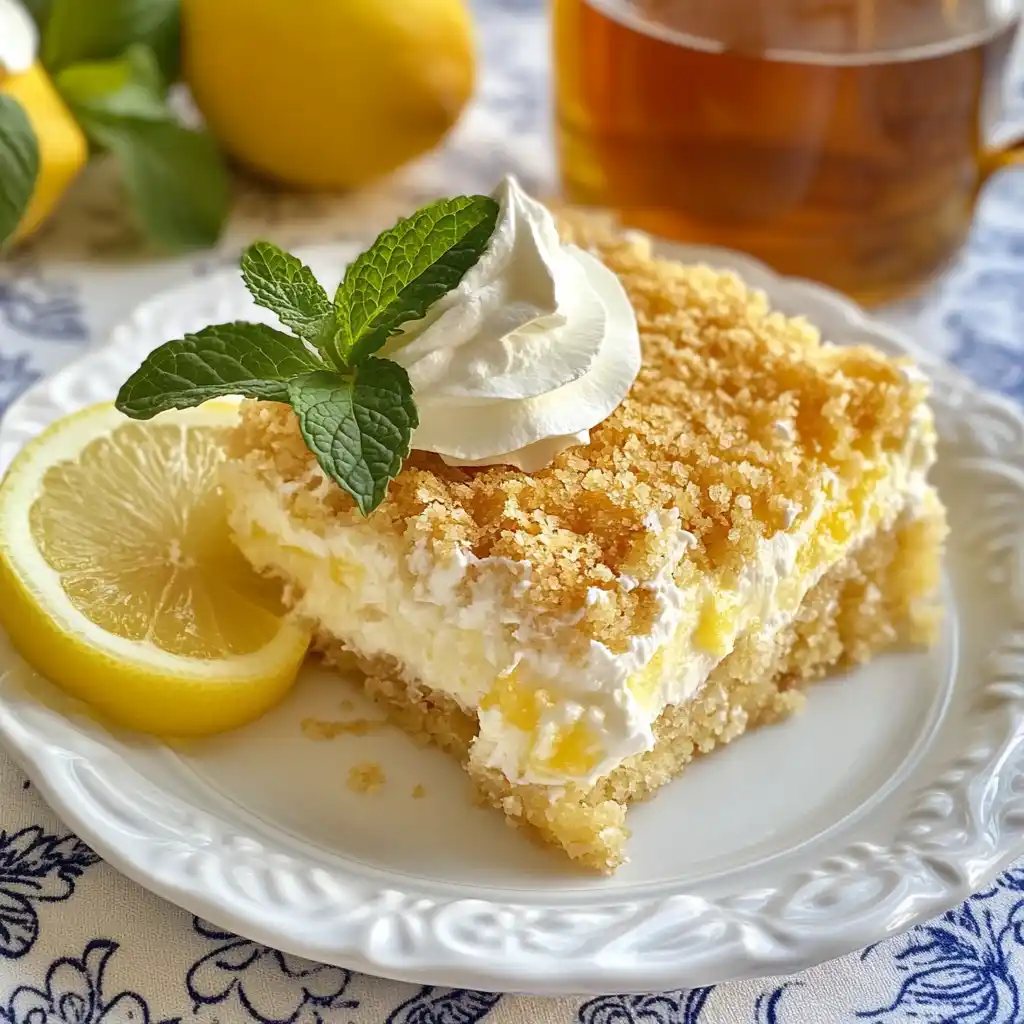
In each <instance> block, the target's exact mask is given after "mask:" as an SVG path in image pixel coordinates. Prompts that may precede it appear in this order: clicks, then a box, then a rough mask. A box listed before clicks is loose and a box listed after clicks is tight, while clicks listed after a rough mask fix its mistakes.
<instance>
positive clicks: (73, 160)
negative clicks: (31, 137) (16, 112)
mask: <svg viewBox="0 0 1024 1024" xmlns="http://www.w3.org/2000/svg"><path fill="white" fill-rule="evenodd" d="M0 93H6V94H7V95H8V96H13V97H14V98H15V99H16V100H17V101H18V102H19V103H20V104H21V107H22V109H23V110H24V111H25V114H26V115H27V117H28V120H29V123H30V124H31V125H32V130H33V131H34V132H35V135H36V144H37V145H38V147H39V175H38V177H37V178H36V187H35V189H34V190H33V192H32V199H31V201H30V202H29V205H28V209H27V210H26V211H25V213H24V215H23V216H22V218H21V220H20V221H19V222H18V226H17V228H15V231H14V235H13V236H12V238H11V241H12V242H19V241H21V240H22V239H24V238H28V236H29V235H31V234H32V232H33V231H35V230H36V228H38V227H39V225H40V224H42V222H43V221H44V220H46V218H47V217H49V216H50V214H51V213H52V212H53V209H54V207H55V206H56V205H57V203H58V202H59V201H60V198H61V196H63V195H64V192H65V191H66V190H67V187H68V186H69V185H70V184H71V182H72V181H74V179H75V178H76V177H77V176H78V172H79V171H80V170H81V169H82V168H83V167H84V166H85V162H86V160H87V159H88V156H89V147H88V145H87V144H86V141H85V136H84V135H83V134H82V130H81V128H79V127H78V123H77V122H76V121H75V119H74V118H73V117H72V116H71V112H70V111H69V110H68V108H67V107H66V106H65V105H64V101H63V100H62V99H61V98H60V96H59V95H58V94H57V90H56V89H55V88H54V87H53V82H52V81H51V80H50V76H49V75H48V74H47V73H46V72H45V71H44V70H43V69H42V67H40V65H39V64H38V63H35V64H33V65H32V67H30V68H29V69H28V71H25V72H23V73H22V74H20V75H8V76H7V77H6V78H4V77H3V73H2V72H0Z"/></svg>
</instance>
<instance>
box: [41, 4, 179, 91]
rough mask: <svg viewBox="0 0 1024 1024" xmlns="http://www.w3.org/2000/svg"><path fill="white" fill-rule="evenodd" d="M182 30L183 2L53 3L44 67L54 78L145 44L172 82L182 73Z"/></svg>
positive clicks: (45, 42) (168, 79) (45, 45)
mask: <svg viewBox="0 0 1024 1024" xmlns="http://www.w3.org/2000/svg"><path fill="white" fill-rule="evenodd" d="M179 25H180V12H179V10H178V0H53V3H52V4H51V5H50V13H49V18H48V20H47V24H46V32H45V34H44V37H43V52H42V57H43V63H44V64H45V65H46V67H47V69H48V70H49V71H50V72H51V73H54V72H58V71H63V70H64V68H66V67H69V66H70V65H72V64H78V63H81V62H83V61H97V60H108V59H110V58H112V57H117V56H119V55H120V54H122V53H123V52H124V51H125V50H126V49H127V48H128V47H129V46H131V45H132V43H145V44H146V45H147V46H149V47H150V48H151V49H152V50H153V52H154V53H155V54H156V56H157V59H158V62H159V65H160V70H161V73H162V77H163V79H164V81H165V82H171V81H173V80H174V79H175V78H176V77H177V73H178V62H179V45H180V42H179Z"/></svg>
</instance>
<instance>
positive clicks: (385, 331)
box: [334, 196, 498, 364]
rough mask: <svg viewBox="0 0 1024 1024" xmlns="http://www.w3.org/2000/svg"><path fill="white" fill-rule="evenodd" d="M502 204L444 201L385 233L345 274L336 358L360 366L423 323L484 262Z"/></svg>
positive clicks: (338, 299) (484, 199)
mask: <svg viewBox="0 0 1024 1024" xmlns="http://www.w3.org/2000/svg"><path fill="white" fill-rule="evenodd" d="M497 219H498V204H497V203H496V202H495V201H494V200H493V199H491V198H490V197H489V196H458V197H456V198H455V199H441V200H439V201H438V202H435V203H431V204H430V205H429V206H425V207H423V208H422V209H421V210H418V211H417V212H416V213H414V214H413V215H412V216H411V217H407V218H405V219H404V220H400V221H399V222H398V223H397V224H396V225H395V226H394V227H393V228H389V229H388V230H387V231H384V232H383V233H382V234H381V235H380V236H379V237H378V238H377V240H376V241H375V242H374V243H373V245H372V246H371V247H370V248H369V249H368V250H367V251H366V252H364V253H363V254H362V255H361V256H359V257H358V258H357V259H356V260H355V261H354V262H353V263H352V264H351V265H350V266H349V268H348V270H347V271H346V272H345V277H344V279H343V280H342V282H341V284H340V285H339V286H338V290H337V292H336V293H335V296H334V306H335V312H336V315H337V318H338V330H337V333H336V335H335V346H336V349H337V352H336V357H337V359H338V360H340V361H341V362H342V363H343V364H357V363H359V362H360V361H361V360H363V359H365V358H366V357H367V356H369V355H371V354H372V353H374V352H376V351H377V350H378V349H379V348H381V347H382V346H383V345H384V344H385V343H386V342H387V340H388V338H389V337H390V336H391V335H392V334H394V333H396V332H397V331H398V329H399V328H400V327H401V326H402V325H403V324H405V323H407V322H409V321H410V320H419V319H420V318H421V317H422V316H424V314H425V313H426V312H427V310H428V309H429V308H430V306H431V305H432V304H433V303H435V302H436V301H437V300H438V299H439V298H441V296H442V295H445V294H446V293H447V292H449V291H451V289H452V288H454V287H455V286H456V285H457V284H458V283H459V281H461V280H462V278H463V275H464V274H465V273H466V271H467V270H469V268H470V267H472V266H473V264H475V263H476V262H477V261H478V260H479V259H480V257H481V255H482V254H483V252H484V250H485V249H486V248H487V245H488V243H489V241H490V238H491V235H492V234H493V233H494V226H495V224H496V223H497Z"/></svg>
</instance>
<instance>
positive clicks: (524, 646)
mask: <svg viewBox="0 0 1024 1024" xmlns="http://www.w3.org/2000/svg"><path fill="white" fill-rule="evenodd" d="M922 408H924V407H922ZM933 439H934V433H933V430H932V426H931V422H930V417H929V416H928V414H927V411H925V412H924V413H923V414H922V418H921V420H920V421H919V423H918V424H917V429H916V430H915V431H914V432H913V435H912V436H911V438H910V441H909V443H908V446H907V448H906V450H905V451H904V452H902V453H899V454H897V455H895V456H891V457H888V458H887V459H886V460H885V466H884V473H883V474H881V479H879V480H878V481H877V483H875V484H874V486H873V487H872V490H871V495H872V498H871V502H870V509H869V510H866V511H865V513H864V515H863V516H862V521H860V522H858V523H857V524H856V528H855V529H854V530H853V531H852V533H851V534H850V536H849V537H848V538H847V539H846V540H845V541H844V543H843V544H842V545H836V546H834V550H829V551H828V552H827V553H824V554H823V556H822V557H821V558H820V559H819V560H817V561H815V563H814V564H813V565H808V566H804V567H802V568H801V567H799V566H798V562H799V556H800V552H801V551H802V550H803V549H804V547H805V545H807V544H808V542H809V540H810V539H811V538H812V537H813V536H814V535H815V530H816V528H818V527H819V525H820V524H821V520H822V517H823V515H826V514H827V513H828V512H829V511H830V510H831V509H832V508H834V507H835V505H836V503H837V502H842V501H844V499H845V498H846V497H847V496H846V495H844V494H843V493H842V489H841V487H840V485H839V483H838V480H837V479H836V478H835V477H831V479H826V480H824V481H823V485H824V486H823V488H822V494H821V497H820V499H819V501H818V502H817V503H816V504H815V506H814V507H813V508H812V509H809V510H802V509H794V510H787V511H792V514H791V515H788V516H787V517H786V518H787V519H789V520H790V527H789V528H788V529H785V530H782V531H780V532H778V533H777V534H775V535H774V536H773V537H772V538H770V539H769V540H767V541H765V542H764V543H763V544H762V545H761V549H760V551H759V553H758V557H757V558H756V560H754V561H752V562H751V564H750V566H749V568H748V569H747V571H746V572H744V573H743V574H742V575H741V577H740V578H739V580H738V581H737V582H736V584H735V585H734V586H733V587H729V588H725V587H723V586H722V585H721V583H720V581H718V580H716V579H714V578H711V577H698V579H697V582H696V583H695V584H693V585H691V586H686V587H681V586H679V585H678V584H677V583H676V582H675V578H676V576H677V571H676V570H677V569H678V567H679V563H680V562H681V561H682V560H683V559H685V557H686V552H687V550H688V549H689V547H690V546H691V543H692V540H693V538H692V537H691V535H690V534H688V533H687V532H686V531H685V530H684V529H683V528H682V526H681V524H680V522H679V515H678V512H677V511H675V510H670V511H667V512H663V513H662V514H661V515H660V516H658V517H652V518H651V520H650V522H649V523H648V527H649V529H651V530H652V531H655V532H657V533H660V534H663V535H664V538H665V544H664V560H663V564H662V566H661V569H660V571H659V572H658V573H657V575H656V577H655V578H654V579H653V580H651V581H648V582H644V583H637V581H636V580H634V579H631V578H629V577H626V576H623V577H620V579H619V585H620V586H621V587H623V588H624V589H626V590H630V589H633V588H634V587H637V586H641V587H644V588H647V589H649V590H650V591H651V592H652V594H653V595H654V598H655V602H656V606H657V608H658V614H657V615H656V616H655V619H654V624H653V626H652V628H651V631H650V632H649V633H647V634H644V635H642V636H636V637H633V638H632V639H631V641H630V644H629V646H628V648H627V649H626V650H625V651H623V652H621V653H616V652H613V651H611V650H610V649H609V648H608V647H606V646H605V645H604V644H602V643H600V642H598V641H594V640H591V639H589V638H587V637H585V636H583V634H581V633H580V632H579V630H578V629H577V628H576V627H577V624H578V622H579V618H580V616H576V617H575V618H569V619H560V620H552V619H551V617H550V616H539V617H533V616H531V614H530V610H529V585H530V571H531V567H530V565H529V564H528V563H525V562H512V561H509V560H506V559H499V558H483V559H480V558H476V557H474V556H473V555H472V554H470V553H466V552H459V553H457V554H456V555H455V556H454V557H453V558H451V559H450V560H448V561H447V562H446V563H444V564H438V563H437V562H436V561H434V560H433V558H432V557H431V555H430V553H429V552H428V551H427V550H426V549H425V548H424V547H422V546H420V547H416V548H414V549H413V551H412V553H411V554H408V553H407V552H406V549H405V546H404V545H403V544H402V543H401V542H400V540H399V539H398V538H395V537H390V536H387V535H382V534H380V533H378V532H377V531H375V530H373V529H371V528H369V527H367V526H362V525H355V526H339V527H338V528H336V529H334V530H333V531H332V532H331V533H330V535H329V536H326V537H323V536H319V535H318V534H316V533H313V532H312V531H310V530H308V529H305V528H303V527H302V526H300V525H298V524H297V523H296V522H295V521H293V520H292V519H291V518H290V517H289V516H288V514H287V512H286V509H285V505H284V503H283V501H282V496H281V495H280V494H279V493H277V492H275V491H274V490H272V489H270V488H268V487H266V486H265V485H263V484H261V483H259V482H257V481H254V480H253V479H251V478H249V477H246V476H244V475H242V474H240V473H238V472H236V473H235V474H234V477H233V479H231V481H230V484H229V486H230V490H231V493H232V498H233V501H232V504H233V509H234V510H233V512H232V526H233V529H234V531H235V534H236V537H237V539H238V542H239V544H240V546H241V547H242V549H243V551H244V552H245V554H246V555H247V556H248V557H249V559H250V560H251V561H252V562H253V563H254V564H256V565H257V566H273V567H274V568H276V569H277V570H278V571H280V572H281V573H282V574H283V575H284V576H286V577H288V578H291V579H293V580H295V581H296V582H297V583H298V584H299V585H300V588H301V590H302V592H303V597H302V599H301V605H300V611H301V612H302V613H303V614H304V615H306V616H308V617H310V618H312V619H315V620H317V621H319V622H320V623H321V624H322V626H323V628H324V629H326V630H327V631H329V632H330V633H331V634H333V635H334V636H336V637H338V638H340V639H342V640H343V641H344V642H345V643H346V645H348V646H349V647H350V648H351V649H353V650H354V651H356V652H358V653H359V654H361V655H363V656H365V657H371V658H372V657H380V656H387V657H391V658H394V659H396V660H397V661H399V662H401V663H402V664H403V666H404V668H405V671H406V673H407V674H408V675H409V676H412V677H415V678H417V679H418V680H420V681H422V682H423V683H424V684H425V685H427V686H429V687H431V688H433V689H436V690H440V691H443V692H444V693H446V694H448V695H450V696H451V697H453V698H454V699H455V700H457V701H458V702H459V704H460V705H461V706H463V707H464V708H466V709H467V710H475V711H477V713H478V715H479V718H480V734H479V737H478V739H477V741H476V744H475V746H474V750H473V758H474V760H475V761H477V762H478V763H482V764H485V765H487V766H490V767H493V768H497V769H499V770H500V771H502V772H503V773H504V774H505V775H506V776H507V777H508V778H509V779H510V780H511V781H513V782H532V783H539V784H544V785H563V784H565V783H566V782H569V781H576V782H581V783H592V782H593V781H594V780H596V779H597V778H599V777H601V776H603V775H605V774H607V773H608V772H609V771H611V770H612V769H613V768H615V767H616V766H617V765H619V764H621V763H622V761H623V760H625V759H626V758H627V757H629V756H631V755H633V754H636V753H639V752H641V751H644V750H649V749H650V748H651V747H652V746H653V743H654V735H653V725H654V722H655V721H656V720H657V718H658V717H659V715H660V714H661V712H662V711H663V710H664V708H665V707H666V706H669V705H676V704H680V703H683V702H684V701H686V700H688V699H690V698H691V697H692V696H693V695H694V694H695V693H696V692H698V691H699V689H700V688H701V686H702V685H703V684H704V682H705V681H706V679H707V677H708V675H709V674H710V672H711V671H712V670H713V669H714V668H715V666H716V665H717V664H718V663H719V662H720V661H721V660H722V659H723V658H724V657H725V656H726V655H727V654H728V653H729V652H730V651H731V650H732V649H733V647H734V646H735V644H736V642H737V640H738V639H739V638H740V637H741V636H743V635H744V634H745V633H746V632H747V631H748V629H750V628H752V625H751V624H752V623H754V622H757V623H759V627H758V628H759V633H760V635H761V636H763V637H764V638H765V639H769V638H770V637H771V636H773V635H774V634H775V633H776V632H777V631H778V630H780V629H782V628H783V627H784V626H786V625H787V624H788V622H789V621H790V620H791V619H792V617H793V615H794V613H795V611H796V610H797V608H798V607H799V604H800V602H801V601H802V600H803V597H804V595H805V594H806V593H807V591H808V590H810V588H811V587H813V586H814V585H815V584H816V583H817V582H818V580H819V579H820V578H821V577H822V576H823V575H824V574H825V573H826V572H827V571H828V570H829V569H830V568H831V567H832V566H833V565H835V564H836V563H838V562H839V561H840V560H841V559H842V558H843V557H845V554H846V553H847V552H848V551H849V550H851V549H853V548H855V547H857V546H858V545H859V544H861V543H862V542H863V541H864V540H865V539H866V538H868V537H869V536H870V535H871V534H872V533H873V532H874V531H875V530H876V529H878V528H879V527H883V528H884V527H887V526H889V525H891V524H892V523H894V522H895V521H896V519H897V518H898V517H899V516H900V515H901V514H902V513H903V512H904V510H906V509H908V508H911V507H914V506H917V505H918V504H919V503H920V502H921V501H922V500H923V497H924V495H925V493H926V492H927V490H928V488H927V484H926V480H925V476H926V473H927V470H928V467H929V466H930V465H931V463H932V461H933V460H934V442H933ZM317 472H319V471H317ZM829 492H831V493H829ZM869 512H870V514H869ZM589 599H590V600H593V601H600V600H604V599H606V595H605V594H604V592H603V591H600V590H596V589H595V590H592V591H591V593H590V595H589ZM709 616H710V617H711V623H710V626H709V621H708V617H709ZM709 633H710V634H716V635H717V637H718V639H717V641H716V642H713V643H707V642H703V643H702V638H706V637H707V636H708V635H709ZM510 677H511V679H510ZM513 681H514V687H513V688H514V689H516V690H519V689H521V690H523V691H524V692H529V690H530V688H537V689H540V690H543V691H544V692H545V694H546V695H547V700H546V701H545V706H544V707H543V708H541V710H540V711H539V712H538V714H537V717H536V720H535V721H534V722H532V728H522V727H518V726H517V725H516V724H513V723H512V722H510V721H509V720H508V717H512V718H513V719H514V718H516V717H517V716H516V715H506V711H508V708H507V707H504V705H503V703H502V701H500V700H497V699H495V696H494V695H495V693H496V692H497V691H500V690H502V689H504V690H506V691H507V690H508V689H509V688H510V687H509V683H510V682H513ZM520 712H521V709H520ZM518 717H519V718H520V721H519V726H522V725H523V722H522V721H521V718H522V715H521V713H520V715H519V716H518ZM570 733H574V735H575V737H576V740H580V738H581V737H584V738H589V740H590V741H591V742H590V743H589V746H590V747H593V748H594V751H593V756H591V757H588V758H584V759H583V760H582V761H581V760H580V757H579V750H578V747H579V743H578V742H577V743H575V744H574V745H573V746H574V749H575V750H576V753H575V755H573V754H572V753H571V752H570V753H568V754H567V752H566V747H565V743H564V741H565V739H566V737H567V736H568V735H569V734H570ZM586 745H587V744H584V746H586Z"/></svg>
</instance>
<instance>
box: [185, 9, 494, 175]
mask: <svg viewBox="0 0 1024 1024" xmlns="http://www.w3.org/2000/svg"><path fill="white" fill-rule="evenodd" d="M182 46H183V60H184V68H185V78H186V80H187V82H188V84H189V87H190V88H191V90H192V94H193V97H194V99H195V101H196V104H197V105H198V107H199V109H200V111H201V112H202V114H203V116H204V118H205V119H206V122H207V125H208V127H209V129H210V131H211V132H212V133H213V134H214V136H215V137H216V138H217V139H219V140H220V142H221V144H222V145H223V146H224V148H225V149H226V150H227V152H228V153H229V154H231V155H232V156H234V157H235V158H236V159H237V160H238V161H239V162H240V163H242V164H244V165H247V166H248V167H250V168H252V169H253V170H255V171H257V172H259V173H261V174H264V175H266V176H268V177H271V178H274V179H277V180H279V181H282V182H284V183H286V184H289V185H294V186H298V187H301V188H310V189H342V188H348V187H351V186H354V185H359V184H361V183H363V182H366V181H369V180H370V179H372V178H376V177H379V176H381V175H383V174H386V173H388V172H389V171H392V170H394V169H395V168H397V167H399V166H401V165H402V164H404V163H405V162H407V161H408V160H410V159H412V158H413V157H415V156H418V155H419V154H421V153H424V152H426V151H427V150H429V149H431V148H433V147H434V146H435V145H436V144H437V143H438V142H439V141H440V140H441V138H442V137H443V136H444V135H445V133H446V132H447V131H448V130H449V129H450V128H451V126H452V125H453V124H454V123H455V121H456V120H457V118H458V116H459V113H460V112H461V110H462V108H463V106H464V105H465V103H466V101H467V100H468V99H469V96H470V95H471V93H472V90H473V81H474V72H475V60H474V48H473V34H472V24H471V19H470V15H469V12H468V10H467V9H466V7H465V5H464V4H463V2H462V0H302V2H301V3H296V0H183V3H182Z"/></svg>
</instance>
